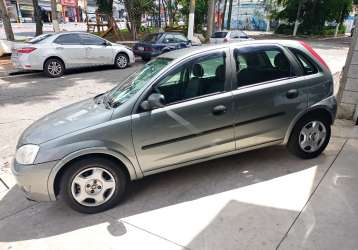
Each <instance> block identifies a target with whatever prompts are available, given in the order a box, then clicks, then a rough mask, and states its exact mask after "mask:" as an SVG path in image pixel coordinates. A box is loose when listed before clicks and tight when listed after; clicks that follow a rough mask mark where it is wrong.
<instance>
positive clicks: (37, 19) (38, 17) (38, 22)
mask: <svg viewBox="0 0 358 250" xmlns="http://www.w3.org/2000/svg"><path fill="white" fill-rule="evenodd" d="M32 4H33V6H34V17H35V22H36V36H39V35H41V34H42V20H41V9H40V6H39V2H38V0H32Z"/></svg>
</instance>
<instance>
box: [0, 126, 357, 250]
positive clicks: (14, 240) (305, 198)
mask: <svg viewBox="0 0 358 250" xmlns="http://www.w3.org/2000/svg"><path fill="white" fill-rule="evenodd" d="M350 124H351V123H350V122H349V121H348V122H347V121H340V120H338V121H337V122H336V125H335V126H334V128H333V137H332V140H331V142H330V144H329V146H328V148H327V149H326V151H325V152H324V153H323V154H322V155H321V156H320V157H318V158H316V159H312V160H301V159H298V158H296V157H293V156H292V155H291V154H289V153H288V152H287V151H286V149H285V148H284V147H270V148H266V149H261V150H256V151H252V152H247V153H242V154H239V155H237V156H232V157H227V158H223V159H218V160H214V161H210V162H207V163H204V164H198V165H194V166H190V167H187V168H182V169H178V170H174V171H170V172H167V173H163V174H159V175H154V176H150V177H147V178H145V179H143V180H141V181H138V182H135V183H134V184H133V185H132V187H131V191H130V192H129V194H128V195H127V198H126V200H125V201H124V202H123V203H122V204H121V205H119V206H117V207H115V208H114V209H112V210H109V211H107V212H104V213H100V214H96V215H82V214H78V213H76V212H74V211H72V210H70V209H68V208H67V207H66V206H65V205H64V204H63V203H62V202H56V203H34V202H29V201H27V200H25V199H24V198H23V195H22V193H21V191H20V190H18V189H17V188H16V187H13V186H12V185H13V182H11V178H12V177H11V176H10V175H9V174H8V173H5V172H4V173H2V174H1V175H0V177H2V178H3V180H4V181H5V182H6V183H7V185H8V186H9V189H7V188H6V187H5V186H2V191H1V182H0V231H1V234H0V248H1V249H9V248H11V249H26V250H28V249H30V250H31V249H36V250H39V249H55V250H56V249H77V248H78V249H79V248H81V249H83V248H86V249H88V250H91V249H117V248H120V249H147V250H148V249H153V250H161V249H163V250H171V249H176V250H179V249H198V250H199V249H200V250H201V249H202V250H211V249H212V250H217V249H220V250H231V249H232V250H236V249H245V250H246V249H252V250H257V249H260V250H265V249H289V250H296V249H297V250H298V249H309V250H311V249H319V250H321V249H324V250H337V249H340V250H351V249H356V246H357V244H358V238H357V237H356V234H357V232H358V217H357V216H356V212H357V211H358V196H357V195H356V190H357V188H358V179H357V178H358V169H357V167H356V166H357V164H356V162H357V161H358V128H357V127H353V126H351V125H350ZM347 136H349V137H347Z"/></svg>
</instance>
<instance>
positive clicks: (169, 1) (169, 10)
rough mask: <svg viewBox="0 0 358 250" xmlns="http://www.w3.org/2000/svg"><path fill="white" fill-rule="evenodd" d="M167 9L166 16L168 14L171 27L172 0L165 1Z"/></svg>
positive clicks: (172, 19)
mask: <svg viewBox="0 0 358 250" xmlns="http://www.w3.org/2000/svg"><path fill="white" fill-rule="evenodd" d="M167 3H168V4H167V9H168V16H169V26H170V27H173V23H174V16H173V9H172V7H173V6H172V0H168V1H167Z"/></svg>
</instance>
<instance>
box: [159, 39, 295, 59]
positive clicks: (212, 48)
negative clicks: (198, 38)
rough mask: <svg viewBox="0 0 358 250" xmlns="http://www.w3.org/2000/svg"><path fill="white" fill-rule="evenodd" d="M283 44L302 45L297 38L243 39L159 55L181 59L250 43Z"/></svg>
mask: <svg viewBox="0 0 358 250" xmlns="http://www.w3.org/2000/svg"><path fill="white" fill-rule="evenodd" d="M255 44H256V45H265V44H267V45H281V46H292V47H301V46H300V44H299V41H296V40H250V41H243V42H237V43H226V44H219V45H212V44H205V45H201V46H192V47H190V48H186V49H180V50H173V51H170V52H167V53H164V54H161V55H160V56H159V57H161V58H169V59H173V60H181V59H184V58H186V57H187V56H189V55H193V54H198V53H203V52H209V51H215V50H218V49H225V48H230V47H233V46H237V47H239V46H240V47H242V46H249V45H255Z"/></svg>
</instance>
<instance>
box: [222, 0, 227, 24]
mask: <svg viewBox="0 0 358 250" xmlns="http://www.w3.org/2000/svg"><path fill="white" fill-rule="evenodd" d="M226 5H227V0H225V3H224V12H223V21H222V23H221V29H225V14H226Z"/></svg>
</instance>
